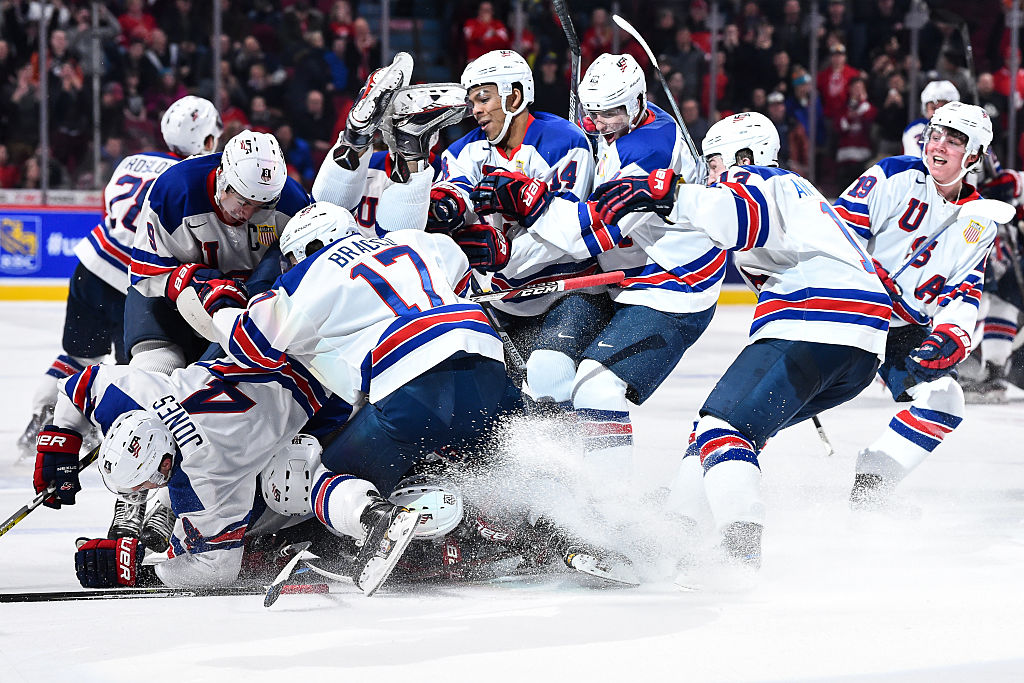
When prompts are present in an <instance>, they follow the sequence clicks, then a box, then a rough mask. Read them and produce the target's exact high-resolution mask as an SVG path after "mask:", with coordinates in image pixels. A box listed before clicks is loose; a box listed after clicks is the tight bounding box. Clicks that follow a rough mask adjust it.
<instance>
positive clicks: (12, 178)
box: [0, 145, 21, 189]
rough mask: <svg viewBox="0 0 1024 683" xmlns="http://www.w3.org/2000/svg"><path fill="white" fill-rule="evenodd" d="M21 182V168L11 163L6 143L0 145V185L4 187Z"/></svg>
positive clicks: (13, 185)
mask: <svg viewBox="0 0 1024 683" xmlns="http://www.w3.org/2000/svg"><path fill="white" fill-rule="evenodd" d="M20 182H21V169H19V168H18V165H17V164H15V163H12V161H11V157H10V155H9V154H8V153H7V145H0V187H2V188H4V189H8V188H12V187H18V186H19V183H20Z"/></svg>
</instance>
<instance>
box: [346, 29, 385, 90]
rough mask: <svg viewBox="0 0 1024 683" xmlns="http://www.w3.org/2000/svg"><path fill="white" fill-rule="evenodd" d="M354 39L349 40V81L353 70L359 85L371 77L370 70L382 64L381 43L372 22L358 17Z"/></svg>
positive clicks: (353, 30)
mask: <svg viewBox="0 0 1024 683" xmlns="http://www.w3.org/2000/svg"><path fill="white" fill-rule="evenodd" d="M352 36H353V39H352V40H351V41H350V42H349V44H348V46H349V58H348V65H349V72H350V75H349V83H352V82H353V80H352V76H351V72H353V71H354V72H355V81H354V82H355V83H357V84H358V86H359V87H362V84H363V83H365V82H366V79H367V78H369V77H370V72H372V71H373V70H374V69H378V68H380V66H381V56H380V45H379V44H378V43H377V36H375V35H373V33H372V32H371V31H370V24H369V23H368V22H367V21H366V19H363V18H362V17H358V18H357V19H356V20H355V21H353V22H352Z"/></svg>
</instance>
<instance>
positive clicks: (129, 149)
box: [0, 0, 1024, 193]
mask: <svg viewBox="0 0 1024 683" xmlns="http://www.w3.org/2000/svg"><path fill="white" fill-rule="evenodd" d="M570 4H571V7H572V10H573V12H574V20H575V23H576V29H577V31H578V33H579V35H580V39H581V46H582V62H583V64H582V67H583V69H584V70H585V69H586V67H587V66H589V64H590V63H591V62H592V61H593V59H594V58H596V56H597V55H599V54H600V53H602V52H609V51H612V50H614V49H618V50H619V51H620V52H629V53H630V54H632V55H633V56H634V57H636V58H637V60H638V61H639V62H640V64H641V65H642V66H644V67H646V68H650V63H649V60H648V59H647V58H646V56H645V55H644V53H643V51H642V49H641V48H640V46H639V45H637V44H636V43H635V42H634V41H633V40H632V39H631V38H629V36H627V35H626V34H625V33H623V32H621V31H617V30H616V29H615V27H614V24H613V23H612V22H611V19H610V17H611V14H610V7H611V5H610V4H609V3H597V2H585V1H583V0H573V1H572V2H571V3H570ZM969 4H970V11H969V15H970V16H968V17H967V20H968V27H969V36H970V42H971V44H972V45H973V46H974V61H975V69H976V76H975V74H972V73H971V72H970V71H969V70H968V69H967V68H966V67H967V48H968V46H967V45H965V43H964V40H963V38H962V34H961V32H960V31H959V27H958V22H959V21H960V20H959V18H958V17H957V16H956V14H955V12H957V11H959V12H961V13H963V12H964V11H965V4H964V3H963V2H955V1H953V0H931V1H930V2H928V5H929V7H930V13H929V20H928V22H927V23H926V24H925V26H924V27H923V28H922V29H921V32H920V59H919V65H918V66H919V68H918V72H919V74H920V75H919V78H918V82H917V83H915V84H911V83H909V82H908V80H909V74H910V73H911V68H910V67H911V59H912V57H911V56H910V54H909V53H910V50H909V46H910V33H909V31H908V29H907V26H906V25H905V17H906V15H907V12H908V10H909V5H910V0H821V1H820V2H819V5H818V7H819V11H820V15H821V23H820V28H819V29H818V30H817V32H816V40H817V54H818V56H819V64H818V72H817V81H816V82H812V78H811V69H810V68H809V66H810V57H811V52H810V45H811V21H810V0H719V2H718V17H719V19H720V22H721V26H722V29H721V31H720V32H719V35H718V40H717V52H718V54H717V60H712V59H710V57H709V54H710V50H711V33H710V24H711V20H712V13H711V8H710V6H709V0H661V2H647V1H641V0H620V1H619V2H618V3H617V7H618V10H619V11H620V12H621V13H622V14H624V15H625V16H626V17H627V18H630V19H631V21H632V23H633V24H634V25H636V26H637V27H639V28H640V29H641V30H642V31H643V32H644V35H645V37H646V39H647V40H648V42H649V43H650V44H651V47H652V49H653V51H654V53H655V55H657V57H658V60H659V62H660V65H661V68H662V70H663V72H664V74H665V76H666V80H667V82H668V84H669V88H670V91H671V93H672V96H673V98H674V99H675V100H676V103H677V105H678V107H679V109H680V110H681V112H682V115H683V117H684V119H685V121H686V123H687V126H688V127H689V129H690V132H691V135H692V136H693V138H694V139H695V140H697V141H699V140H700V139H701V138H702V137H703V134H704V131H706V130H707V127H708V125H709V118H710V117H711V116H712V115H711V114H710V107H711V105H712V98H711V93H710V88H711V84H712V80H713V81H714V87H715V97H714V98H713V99H714V105H715V109H716V112H717V115H718V116H722V115H724V114H727V113H731V112H738V111H744V110H756V111H760V112H762V113H764V114H766V115H768V116H769V117H771V118H772V120H773V121H774V122H775V124H776V126H777V127H778V128H779V131H780V134H781V136H782V155H783V159H782V162H783V164H784V165H786V166H789V167H791V168H793V169H794V170H797V171H800V172H803V173H806V172H807V170H808V167H809V165H810V161H811V155H812V154H816V157H815V162H816V170H817V172H816V177H815V180H816V181H817V182H818V183H819V184H821V185H823V189H825V190H826V193H828V192H832V193H834V192H836V191H837V189H841V188H842V187H843V186H844V185H845V183H846V182H847V181H848V180H849V179H850V178H852V177H856V175H857V174H858V173H859V171H860V170H861V169H863V168H864V166H865V165H866V164H867V163H868V162H869V161H871V160H872V159H874V158H877V157H879V156H883V155H889V154H894V153H900V152H901V144H900V138H901V135H902V132H903V129H904V128H905V126H906V125H907V123H908V122H909V119H908V113H911V112H912V113H913V115H914V117H916V116H917V115H918V113H917V112H918V111H919V108H918V106H917V103H916V102H915V103H914V104H913V105H909V103H908V98H916V97H917V93H919V92H920V89H921V87H922V86H923V85H924V84H925V83H927V82H928V81H929V80H934V79H947V80H950V81H952V82H953V83H954V84H955V85H956V86H957V87H958V88H959V90H960V92H961V96H962V97H963V99H965V100H968V101H969V100H970V99H971V93H972V90H973V88H974V87H975V86H976V87H977V91H978V96H979V98H980V103H981V104H982V105H983V106H986V108H987V109H988V110H989V113H990V115H992V117H993V120H994V122H995V126H994V127H995V129H996V140H995V145H994V146H995V149H996V151H997V153H999V154H1005V150H1006V145H1007V140H1006V133H1007V125H1006V124H1007V121H1008V116H1007V114H1008V109H1009V107H1008V101H1009V92H1010V83H1011V74H1010V72H1009V69H1008V67H1007V61H1008V60H1007V55H1008V52H1009V29H1007V28H1006V17H1005V12H1006V10H1005V8H1004V6H1003V3H1002V1H1001V0H974V1H973V2H971V3H969ZM93 6H95V7H97V8H99V10H100V16H99V27H98V28H93V25H92V17H91V7H93ZM220 6H221V8H222V12H223V14H222V24H223V32H222V35H221V36H220V38H219V45H220V63H219V64H213V55H214V51H213V49H212V44H211V33H212V26H213V21H212V11H213V10H212V3H208V2H201V1H199V0H111V1H109V2H107V3H95V4H94V3H91V2H88V1H87V0H50V2H47V3H42V2H39V1H38V0H33V1H26V0H21V1H19V0H0V102H2V105H3V106H0V187H4V188H9V187H38V186H39V184H40V182H41V178H40V159H39V152H38V148H39V138H40V135H39V120H40V118H39V117H40V113H39V100H40V78H41V76H40V73H39V71H40V70H39V50H38V47H39V45H38V37H39V35H40V30H39V28H40V24H41V17H40V13H41V12H45V13H46V15H45V22H46V34H47V37H48V42H47V45H48V60H47V68H46V84H47V89H48V98H47V99H48V113H49V138H50V144H51V150H52V152H51V158H50V163H49V168H50V178H49V182H50V186H51V187H74V188H83V189H93V188H96V187H101V186H102V185H103V184H104V183H105V181H106V177H105V174H106V173H109V170H110V169H111V168H112V167H113V165H115V164H116V163H117V161H118V160H119V159H120V158H121V157H122V156H124V155H127V154H131V153H134V152H137V151H140V150H143V149H153V148H157V149H158V148H160V147H161V146H162V143H161V141H160V136H159V121H160V117H161V115H162V113H163V111H164V109H165V108H166V107H167V105H168V104H170V103H171V102H173V101H174V100H175V99H177V98H179V97H181V96H183V95H185V94H189V93H191V94H197V95H200V96H203V97H207V98H208V99H211V100H213V99H214V88H215V87H216V85H215V83H217V81H216V80H215V79H214V70H215V69H217V70H218V71H219V73H220V75H221V78H220V80H219V83H220V91H219V95H220V102H221V111H222V115H223V119H224V124H225V133H224V137H223V138H222V139H223V140H227V139H228V138H229V137H230V136H231V135H233V134H234V133H236V132H238V131H239V130H242V129H244V128H253V129H258V130H261V131H267V132H272V133H274V134H275V135H276V136H277V137H278V138H279V140H280V141H281V144H282V147H283V148H284V152H285V156H286V159H287V160H288V162H289V166H290V168H291V171H292V174H293V175H294V176H295V177H296V178H297V179H298V180H300V181H301V182H302V183H303V184H304V185H306V186H307V187H309V186H310V185H311V183H312V179H313V177H314V175H315V172H316V169H317V167H318V165H319V163H320V162H321V161H322V160H323V158H324V156H325V154H326V152H327V151H328V150H329V149H330V147H331V145H332V144H333V143H334V140H335V139H336V137H337V134H338V132H339V130H340V128H341V127H342V126H343V125H344V121H345V116H346V115H347V112H348V108H349V107H350V106H351V103H352V99H353V97H354V96H355V94H356V93H357V92H358V89H359V87H360V86H361V85H362V83H363V82H364V80H365V79H366V77H367V75H368V74H369V73H370V72H371V71H372V70H373V69H374V68H376V67H378V66H380V64H381V61H382V55H381V41H380V37H379V35H378V34H379V29H380V16H381V15H380V2H379V1H378V0H373V1H371V0H362V1H361V2H358V1H357V0H220ZM390 12H391V16H392V19H393V21H394V23H393V27H392V35H398V33H399V32H401V31H411V30H412V31H414V30H416V26H417V24H416V22H417V21H420V22H422V21H423V20H424V18H426V17H434V18H435V19H440V20H441V21H440V22H438V25H439V26H441V27H442V28H441V29H440V31H441V32H442V33H443V32H447V35H442V36H439V37H438V38H439V40H440V42H441V44H443V46H444V47H443V49H442V50H439V51H438V54H437V55H436V57H435V61H436V62H437V63H436V64H434V65H429V66H434V67H438V68H441V69H442V74H447V78H449V79H451V80H458V76H459V74H460V73H461V71H462V68H463V66H464V65H465V63H466V60H469V59H472V58H474V57H477V56H479V55H481V54H483V53H485V52H487V51H490V50H493V49H499V48H509V49H518V50H519V51H520V52H521V53H522V54H523V55H524V56H525V57H527V59H528V60H529V61H530V63H531V64H532V65H533V66H534V68H535V80H536V83H537V89H536V90H537V98H536V102H535V103H534V107H533V108H534V109H535V110H540V111H550V112H553V113H556V114H559V115H563V116H565V115H566V114H567V109H568V93H569V59H568V51H567V47H566V41H565V37H564V34H563V33H562V30H561V27H560V25H559V24H558V21H557V18H556V17H555V15H554V11H553V9H552V6H551V3H550V1H549V0H522V2H521V3H517V2H515V1H513V0H482V1H481V0H458V1H448V2H446V1H444V0H397V1H395V0H393V1H392V2H391V4H390ZM95 45H98V46H99V49H98V52H96V53H94V50H95V47H94V46H95ZM392 51H394V48H393V49H392ZM415 56H416V57H417V72H416V75H418V74H419V73H422V72H421V71H420V68H421V61H420V55H418V54H417V55H415ZM389 57H390V55H389ZM97 64H98V67H97V66H96V65H97ZM713 65H717V68H716V71H715V74H714V75H715V78H714V79H712V78H711V70H712V68H713ZM97 68H98V74H99V83H100V86H99V88H100V93H101V96H100V115H99V120H98V122H95V125H98V127H99V130H100V139H101V156H102V160H103V163H102V168H101V175H102V177H100V178H96V177H94V165H93V151H92V140H93V128H94V121H93V113H92V102H93V95H92V93H93V76H94V73H96V72H97ZM445 69H446V70H445ZM432 73H436V70H435V71H434V72H432ZM1016 79H1017V81H1018V84H1019V85H1018V88H1019V91H1020V92H1024V69H1018V72H1017V74H1016ZM419 80H423V79H422V77H419ZM649 86H650V87H651V94H650V96H651V100H652V101H654V102H656V103H658V104H661V105H667V102H666V101H665V100H666V98H665V95H664V94H663V92H662V91H661V88H660V87H659V86H658V82H657V80H656V79H655V78H654V77H653V74H652V77H651V78H649ZM812 89H816V91H817V93H818V101H817V107H816V109H815V111H814V112H813V114H811V113H810V112H809V100H810V94H811V91H812ZM908 105H909V106H908ZM1020 105H1021V98H1020V97H1019V96H1018V99H1017V101H1016V102H1015V106H1014V108H1013V111H1014V112H1015V113H1016V112H1019V111H1020ZM812 116H813V117H814V119H815V139H814V140H811V139H810V119H811V117H812ZM1022 127H1024V126H1022V125H1020V124H1018V125H1017V131H1018V133H1019V132H1020V131H1021V130H1022ZM459 132H460V131H457V130H453V131H452V133H453V134H458V133H459ZM1015 142H1019V141H1015ZM1021 151H1024V149H1022V150H1021ZM1018 155H1020V152H1018ZM1020 156H1024V155H1020Z"/></svg>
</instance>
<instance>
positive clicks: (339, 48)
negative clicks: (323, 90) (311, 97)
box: [324, 36, 349, 93]
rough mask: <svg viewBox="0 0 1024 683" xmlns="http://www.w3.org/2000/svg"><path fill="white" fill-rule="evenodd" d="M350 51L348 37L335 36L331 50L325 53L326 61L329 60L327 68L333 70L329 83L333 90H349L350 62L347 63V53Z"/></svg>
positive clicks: (330, 88)
mask: <svg viewBox="0 0 1024 683" xmlns="http://www.w3.org/2000/svg"><path fill="white" fill-rule="evenodd" d="M347 51H348V37H347V36H335V37H334V39H333V40H332V41H331V51H330V52H325V53H324V61H325V62H327V69H328V70H329V71H330V72H331V80H330V82H329V83H328V84H327V86H328V89H329V90H331V91H332V92H339V93H340V92H345V91H347V90H348V82H349V72H348V64H346V63H345V53H346V52H347Z"/></svg>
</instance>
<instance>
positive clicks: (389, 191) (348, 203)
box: [313, 143, 437, 235]
mask: <svg viewBox="0 0 1024 683" xmlns="http://www.w3.org/2000/svg"><path fill="white" fill-rule="evenodd" d="M339 144H340V143H339ZM336 148H337V145H336V146H335V148H332V149H331V151H330V152H328V154H327V158H326V159H325V160H324V162H323V164H321V165H320V170H319V171H317V175H316V180H314V181H313V200H314V201H318V202H330V203H332V204H337V205H338V206H341V207H344V208H346V209H348V210H349V211H351V212H352V216H353V217H354V218H355V219H356V222H357V223H359V225H360V226H362V227H363V228H364V229H366V230H370V231H375V232H376V233H377V234H378V235H383V234H384V233H386V232H391V231H392V230H422V229H423V228H424V226H425V225H426V222H427V211H428V210H429V208H430V185H431V183H432V182H433V180H434V177H435V175H436V174H437V170H436V169H435V168H434V167H433V166H430V167H429V168H426V169H424V170H422V171H418V172H416V173H412V174H411V175H410V178H409V180H408V182H404V183H396V182H394V181H393V180H391V159H390V157H389V155H388V153H387V152H374V151H372V150H367V151H366V152H364V153H363V155H362V156H361V157H359V167H358V168H356V169H354V170H349V169H346V168H342V167H341V166H339V165H338V164H336V163H335V162H334V159H333V154H334V149H336ZM385 199H387V201H383V200H385Z"/></svg>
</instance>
